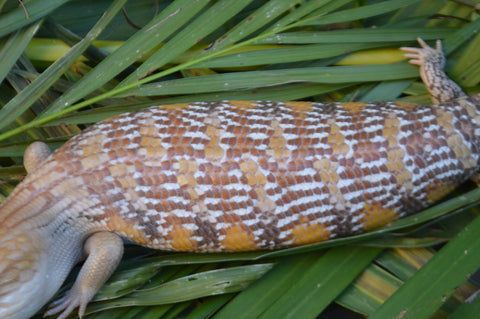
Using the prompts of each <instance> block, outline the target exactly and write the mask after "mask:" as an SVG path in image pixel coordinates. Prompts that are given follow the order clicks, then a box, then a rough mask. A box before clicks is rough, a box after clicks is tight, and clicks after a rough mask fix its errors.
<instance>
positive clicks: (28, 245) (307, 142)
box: [0, 41, 480, 318]
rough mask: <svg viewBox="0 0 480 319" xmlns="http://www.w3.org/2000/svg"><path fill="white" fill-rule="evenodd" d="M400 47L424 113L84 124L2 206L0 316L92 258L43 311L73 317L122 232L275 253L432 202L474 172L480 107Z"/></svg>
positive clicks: (284, 106) (241, 111) (183, 109)
mask: <svg viewBox="0 0 480 319" xmlns="http://www.w3.org/2000/svg"><path fill="white" fill-rule="evenodd" d="M421 44H422V46H423V47H424V48H423V49H414V48H405V49H404V50H406V51H409V52H411V54H407V57H410V58H412V59H413V60H412V63H415V64H419V65H421V66H422V78H423V79H424V81H426V84H427V86H428V87H429V89H430V91H431V94H432V96H433V97H434V100H435V102H437V103H439V104H437V105H433V106H421V107H419V106H417V105H414V104H409V103H398V102H397V103H393V102H388V103H343V104H334V103H331V104H318V103H308V102H287V103H281V102H244V101H227V102H211V103H193V104H179V105H167V106H157V107H151V108H148V109H145V110H142V111H138V112H133V113H126V114H122V115H120V116H117V117H114V118H111V119H108V120H106V121H103V122H100V123H98V124H96V125H93V126H91V127H90V128H89V129H87V130H85V131H84V132H83V133H81V134H80V135H78V136H76V137H74V138H73V139H71V140H70V141H69V142H67V143H66V144H65V145H64V146H62V147H61V148H59V149H58V150H57V151H56V152H55V153H53V154H52V155H51V156H49V152H48V150H47V149H46V148H45V145H44V144H41V143H35V144H34V145H33V146H32V147H30V148H29V149H27V151H26V154H25V166H26V168H27V171H28V172H29V175H28V176H27V178H26V179H25V180H24V181H23V182H22V183H21V184H20V185H19V186H18V187H17V188H16V189H15V190H14V191H13V192H12V194H11V195H10V196H9V198H8V199H7V200H6V201H5V202H4V203H3V204H2V206H0V233H1V236H0V257H1V260H0V317H2V318H28V317H29V316H31V315H33V314H34V313H35V312H36V311H37V310H38V309H39V308H40V307H41V306H42V305H43V304H45V303H46V302H47V301H48V300H49V299H50V298H51V297H52V295H53V294H54V293H55V292H56V290H57V289H58V288H59V287H60V285H61V284H62V282H63V280H64V279H65V277H66V276H67V274H68V272H69V271H70V270H71V268H72V267H73V265H75V263H77V262H78V261H80V260H81V259H82V255H83V254H84V253H82V251H84V252H85V255H88V258H87V260H86V262H85V264H84V265H83V267H82V270H81V272H80V274H79V276H78V278H77V281H76V283H75V285H74V287H73V288H72V290H71V291H70V292H69V294H67V296H66V297H65V298H64V299H62V300H60V302H58V303H56V304H55V305H54V306H53V309H51V310H50V311H49V312H48V314H55V313H59V312H62V314H61V315H60V317H59V318H65V317H66V316H67V315H68V314H69V313H70V312H71V311H72V310H73V309H74V308H76V307H78V306H79V307H80V310H79V313H80V315H82V314H83V312H84V309H85V307H86V305H87V304H88V302H89V301H90V299H91V298H92V297H93V296H94V294H95V293H96V292H97V290H98V289H99V288H100V286H101V285H102V284H103V283H104V282H105V280H106V279H108V277H109V276H110V274H111V273H112V272H113V270H114V269H115V267H116V265H117V264H118V262H119V260H120V258H121V256H122V253H123V242H122V240H121V239H120V238H121V237H123V238H127V239H129V240H131V241H133V242H135V243H138V244H140V245H144V246H148V247H152V248H156V249H164V250H176V251H196V252H198V251H202V252H203V251H244V250H258V249H274V248H281V247H289V246H295V245H303V244H308V243H314V242H319V241H323V240H328V239H330V238H335V237H339V236H347V235H351V234H355V233H359V232H363V231H366V230H369V229H372V228H375V227H378V226H380V225H384V224H386V223H388V222H390V221H393V220H395V219H397V218H400V217H403V216H406V215H408V214H412V213H415V212H417V211H419V210H420V209H422V208H424V207H425V206H426V205H428V204H431V203H433V202H434V201H436V200H437V199H439V198H440V197H442V196H443V195H445V194H446V193H448V192H449V191H451V190H452V189H453V188H454V187H455V186H457V185H458V184H459V183H461V182H463V181H464V180H465V179H467V178H469V177H471V176H472V175H473V174H474V173H476V172H477V170H478V163H479V158H480V149H479V147H480V143H479V136H480V111H479V108H480V96H478V95H477V96H473V97H466V96H465V94H464V93H463V92H462V91H461V89H460V88H459V87H458V86H456V85H455V84H454V83H453V82H452V81H451V80H449V79H448V78H446V76H445V74H444V73H443V71H442V67H443V64H442V61H443V60H442V59H443V55H442V53H441V48H440V47H438V48H437V50H433V49H431V48H429V47H428V46H426V45H425V44H424V43H423V41H421Z"/></svg>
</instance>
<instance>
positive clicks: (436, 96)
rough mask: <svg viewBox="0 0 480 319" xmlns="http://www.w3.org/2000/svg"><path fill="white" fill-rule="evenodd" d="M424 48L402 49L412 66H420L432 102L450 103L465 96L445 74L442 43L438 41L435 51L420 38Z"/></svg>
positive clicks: (419, 41)
mask: <svg viewBox="0 0 480 319" xmlns="http://www.w3.org/2000/svg"><path fill="white" fill-rule="evenodd" d="M417 40H418V43H420V45H421V46H422V48H410V47H403V48H400V49H401V50H403V51H405V52H409V53H407V54H405V57H406V58H408V59H411V60H410V61H409V62H410V63H411V64H415V65H419V66H420V76H421V77H422V80H423V82H424V83H425V85H426V86H427V88H428V91H429V92H430V95H431V97H432V101H433V103H435V104H441V103H448V102H451V101H453V100H454V99H456V98H459V97H462V96H465V95H466V94H465V93H464V92H463V91H462V89H461V88H460V87H459V86H458V85H457V84H456V83H455V82H453V81H452V80H451V79H450V78H449V77H448V76H447V75H446V74H445V72H443V67H444V65H445V56H444V55H443V52H442V43H441V42H440V40H438V41H437V46H436V48H435V49H433V48H431V47H429V46H428V45H427V44H426V43H425V42H424V41H423V40H422V39H420V38H418V39H417Z"/></svg>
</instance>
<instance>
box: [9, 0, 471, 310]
mask: <svg viewBox="0 0 480 319" xmlns="http://www.w3.org/2000/svg"><path fill="white" fill-rule="evenodd" d="M474 2H476V3H478V1H474ZM24 4H25V10H26V11H25V10H24V8H23V7H21V6H19V3H18V1H16V0H9V1H1V4H0V9H1V10H2V11H1V12H0V14H1V15H0V17H1V18H0V36H2V38H1V42H0V59H1V61H2V62H3V63H2V64H1V66H0V78H1V79H3V82H2V83H1V85H0V106H1V108H0V156H1V157H0V165H1V167H0V179H1V181H2V183H0V194H1V196H2V198H4V197H5V196H7V194H8V193H10V192H11V191H12V189H13V187H14V185H15V184H16V182H17V181H18V180H20V179H21V177H22V175H23V174H24V170H23V168H22V163H21V156H22V154H23V151H24V149H25V147H26V146H27V145H28V144H29V143H31V142H32V141H34V140H43V141H45V142H46V143H48V144H49V145H50V146H51V147H52V148H57V147H59V146H60V145H61V144H63V143H64V142H65V141H66V140H67V139H68V138H69V137H70V136H72V135H74V134H77V133H78V132H79V131H81V129H83V128H84V127H85V126H86V125H88V124H90V123H94V122H97V121H100V120H102V119H105V118H107V117H110V116H113V115H116V114H119V113H122V112H126V111H131V110H136V109H140V108H144V107H147V106H151V105H156V104H165V103H176V102H191V101H215V100H222V99H242V100H252V99H254V100H260V99H268V100H301V99H302V100H310V101H319V102H324V101H325V102H330V101H351V100H355V101H381V100H404V101H414V102H419V103H429V97H428V95H427V91H426V90H425V87H424V86H423V84H421V83H420V82H419V81H418V69H417V68H415V67H412V66H410V65H408V64H407V63H406V62H405V61H403V58H402V56H401V53H400V52H399V51H398V50H395V49H396V48H398V47H400V46H405V45H414V41H415V39H416V37H422V38H423V39H425V40H435V39H442V40H443V44H444V51H445V53H446V54H448V59H449V60H448V64H447V72H448V73H449V74H451V76H452V77H453V78H454V79H455V80H456V81H457V82H458V83H459V84H460V85H461V86H463V87H464V88H465V90H466V91H467V92H469V93H478V92H479V91H480V89H479V86H478V85H479V83H480V55H479V54H478V52H480V51H479V50H480V35H479V34H480V33H479V30H480V19H479V18H478V15H479V11H478V4H477V9H475V8H474V7H473V6H469V5H468V4H469V2H467V1H456V2H448V3H447V2H444V1H436V0H389V1H376V0H339V1H338V0H337V1H334V0H325V1H313V0H312V1H300V0H298V1H291V0H269V1H268V0H263V1H260V0H248V1H232V0H219V1H213V0H199V1H187V0H175V1H174V0H171V1H167V0H159V1H154V0H140V1H130V2H126V1H120V0H116V1H108V0H95V1H91V0H81V1H80V0H76V1H75V0H72V1H50V0H31V1H24ZM157 4H158V13H156V9H155V6H156V5H157ZM2 5H3V6H2ZM122 7H124V8H125V12H126V14H127V15H128V19H127V18H125V17H124V16H123V15H121V14H119V11H120V9H121V8H122ZM26 14H28V18H26ZM128 20H131V21H133V22H134V23H135V24H136V25H139V26H140V27H141V28H140V29H136V28H134V27H133V26H132V25H131V23H129V22H128ZM34 36H35V37H37V38H33V39H32V37H34ZM40 38H52V39H57V38H61V39H63V40H64V41H66V42H68V43H70V44H71V45H72V47H71V49H64V50H68V51H67V52H64V51H62V53H60V55H62V56H61V58H59V59H57V60H56V61H55V62H53V63H52V62H51V59H48V58H47V59H45V57H44V55H42V54H40V53H41V51H40V50H39V49H38V47H37V45H39V43H50V42H45V41H43V40H40ZM99 40H107V42H105V41H99ZM113 40H115V42H113ZM92 45H93V46H95V47H96V48H95V50H92V47H91V46H92ZM105 45H107V46H108V47H105ZM110 47H112V48H113V49H111V48H110ZM44 49H50V45H49V44H47V45H46V46H45V45H43V47H42V50H44ZM51 49H52V50H57V46H53V45H51ZM25 52H26V53H27V54H28V55H27V54H24V53H25ZM107 52H109V54H108V53H107ZM105 56H106V57H105ZM26 83H27V84H28V85H27V84H26ZM479 201H480V191H479V190H477V189H474V186H473V185H472V184H471V183H467V184H465V185H462V187H461V188H460V189H458V190H457V191H456V193H455V194H454V195H451V196H450V198H449V200H447V201H444V202H443V203H441V204H438V205H436V206H434V207H432V208H429V209H427V210H425V211H424V212H422V213H420V214H418V215H415V216H411V217H408V218H406V219H403V220H400V221H397V222H395V223H392V224H391V225H387V226H385V227H383V228H380V229H378V230H375V231H372V232H370V233H367V234H361V235H357V236H353V237H349V238H342V239H337V240H334V241H329V242H326V243H319V244H315V245H310V246H305V247H298V248H292V249H287V250H281V251H274V252H252V253H241V254H240V253H239V254H172V253H168V254H165V253H161V252H153V251H151V250H147V249H144V248H141V247H136V246H129V247H127V250H126V256H125V258H124V260H123V262H122V264H121V266H120V267H119V269H118V270H117V271H116V273H115V274H114V275H113V276H112V278H111V279H110V280H109V282H108V283H107V284H106V285H105V286H104V287H103V288H102V290H101V291H100V292H99V293H98V295H97V296H96V297H95V300H94V302H92V303H91V304H90V305H89V307H88V308H87V313H88V315H87V318H177V317H185V318H232V317H234V318H237V317H238V318H240V317H243V318H257V317H261V318H279V317H282V318H283V317H285V318H287V317H288V318H331V317H329V315H330V316H332V315H331V313H332V312H333V313H334V311H337V310H338V309H340V308H348V309H351V310H353V312H351V313H350V314H351V317H352V318H358V317H354V316H355V315H354V312H356V313H360V314H362V315H365V316H371V317H372V318H442V317H446V316H450V317H452V318H476V317H477V316H478V313H479V309H480V308H479V307H480V306H479V305H480V302H479V298H476V299H474V300H473V302H471V303H467V302H466V299H467V298H468V297H469V296H470V295H472V294H473V292H474V291H475V290H476V289H478V286H475V282H473V281H472V280H470V278H471V275H472V274H473V273H474V272H475V270H476V269H478V268H479V267H480V258H478V256H479V255H480V251H479V250H480V240H478V234H479V233H480V219H479V218H477V216H478V208H477V207H476V206H477V205H478V203H479ZM429 246H433V247H434V248H425V247H429ZM419 269H420V270H419ZM74 275H75V271H74ZM74 275H73V276H72V278H70V279H69V280H68V281H67V283H66V285H65V287H64V288H63V290H65V289H68V286H69V285H71V284H72V279H73V278H74ZM477 284H478V282H477ZM73 317H74V315H72V318H73ZM36 318H37V317H36ZM38 318H41V313H39V314H38Z"/></svg>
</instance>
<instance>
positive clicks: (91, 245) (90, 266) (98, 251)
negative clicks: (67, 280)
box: [45, 232, 123, 319]
mask: <svg viewBox="0 0 480 319" xmlns="http://www.w3.org/2000/svg"><path fill="white" fill-rule="evenodd" d="M84 251H85V254H86V255H87V256H88V257H87V260H86V261H85V263H84V264H83V266H82V269H81V270H80V273H79V274H78V277H77V279H76V281H75V284H74V285H73V287H72V289H71V290H70V291H69V292H67V294H66V295H65V296H64V297H63V298H61V299H59V300H57V301H55V302H54V303H53V304H52V305H51V307H53V308H51V309H50V310H49V311H47V312H46V313H45V315H46V316H49V315H54V314H57V313H60V312H62V313H61V314H60V316H59V317H58V319H64V318H66V317H67V316H68V315H69V314H70V313H71V312H72V311H73V310H74V309H75V308H76V307H79V309H78V316H79V317H80V318H81V317H82V316H83V315H84V314H85V308H86V307H87V304H88V303H89V302H90V300H91V299H92V298H93V296H95V294H96V293H97V291H98V290H99V289H100V287H101V286H102V285H103V284H104V283H105V281H107V279H108V278H109V277H110V275H111V274H112V273H113V271H114V270H115V268H117V265H118V263H119V262H120V259H122V255H123V241H122V239H121V238H120V237H119V236H118V235H115V234H113V233H109V232H100V233H95V234H93V235H92V236H90V237H89V238H88V239H87V240H86V242H85V245H84Z"/></svg>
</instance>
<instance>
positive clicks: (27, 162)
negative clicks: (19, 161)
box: [23, 142, 52, 174]
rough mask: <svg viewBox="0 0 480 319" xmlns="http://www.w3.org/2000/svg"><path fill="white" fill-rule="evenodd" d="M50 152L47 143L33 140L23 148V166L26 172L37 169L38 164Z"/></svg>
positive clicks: (29, 172)
mask: <svg viewBox="0 0 480 319" xmlns="http://www.w3.org/2000/svg"><path fill="white" fill-rule="evenodd" d="M50 154H52V151H51V150H50V148H49V147H48V145H47V144H45V143H43V142H33V143H32V144H30V145H29V146H28V147H27V149H26V150H25V154H24V155H23V166H25V169H26V170H27V173H28V174H31V173H32V172H33V171H35V170H37V168H39V167H40V165H41V164H42V163H43V162H44V161H45V160H46V159H47V157H49V156H50Z"/></svg>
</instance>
